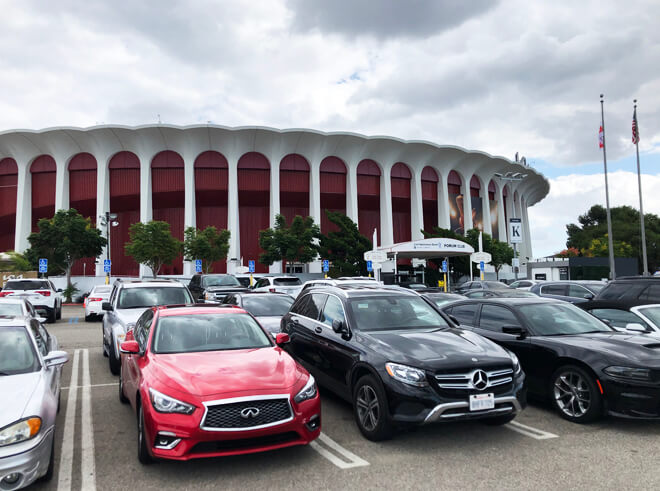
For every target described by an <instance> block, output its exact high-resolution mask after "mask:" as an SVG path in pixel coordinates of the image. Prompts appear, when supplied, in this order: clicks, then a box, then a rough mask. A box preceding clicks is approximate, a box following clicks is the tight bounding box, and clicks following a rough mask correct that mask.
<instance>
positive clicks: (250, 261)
mask: <svg viewBox="0 0 660 491" xmlns="http://www.w3.org/2000/svg"><path fill="white" fill-rule="evenodd" d="M248 269H249V270H250V273H254V259H250V260H249V261H248ZM243 271H245V270H243Z"/></svg>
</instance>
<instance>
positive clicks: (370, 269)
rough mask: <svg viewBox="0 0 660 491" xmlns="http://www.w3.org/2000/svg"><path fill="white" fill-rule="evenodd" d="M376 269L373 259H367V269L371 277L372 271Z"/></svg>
mask: <svg viewBox="0 0 660 491" xmlns="http://www.w3.org/2000/svg"><path fill="white" fill-rule="evenodd" d="M373 270H374V265H373V263H372V262H371V261H367V271H368V272H369V278H371V272H372V271H373Z"/></svg>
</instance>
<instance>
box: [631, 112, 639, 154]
mask: <svg viewBox="0 0 660 491" xmlns="http://www.w3.org/2000/svg"><path fill="white" fill-rule="evenodd" d="M632 142H633V143H634V144H635V145H637V144H638V143H639V127H638V126H637V108H635V110H634V111H633V122H632Z"/></svg>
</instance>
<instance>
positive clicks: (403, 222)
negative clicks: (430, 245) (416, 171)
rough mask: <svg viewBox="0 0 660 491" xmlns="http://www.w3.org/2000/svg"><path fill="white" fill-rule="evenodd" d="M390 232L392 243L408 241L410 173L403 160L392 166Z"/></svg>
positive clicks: (409, 235)
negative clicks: (391, 233)
mask: <svg viewBox="0 0 660 491" xmlns="http://www.w3.org/2000/svg"><path fill="white" fill-rule="evenodd" d="M390 176H391V177H390V179H391V181H392V232H393V238H394V243H395V244H397V243H399V242H408V241H409V240H411V239H412V237H411V226H410V180H411V179H412V174H411V173H410V169H409V168H408V166H407V165H406V164H404V163H403V162H398V163H396V164H394V165H393V166H392V171H391V172H390Z"/></svg>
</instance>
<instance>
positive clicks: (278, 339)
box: [275, 332, 291, 346]
mask: <svg viewBox="0 0 660 491" xmlns="http://www.w3.org/2000/svg"><path fill="white" fill-rule="evenodd" d="M289 341H291V338H289V335H288V334H287V333H285V332H280V333H277V335H276V336H275V344H277V345H278V346H280V345H282V344H286V343H288V342H289Z"/></svg>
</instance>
